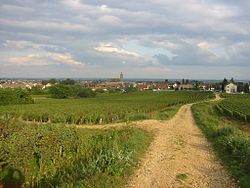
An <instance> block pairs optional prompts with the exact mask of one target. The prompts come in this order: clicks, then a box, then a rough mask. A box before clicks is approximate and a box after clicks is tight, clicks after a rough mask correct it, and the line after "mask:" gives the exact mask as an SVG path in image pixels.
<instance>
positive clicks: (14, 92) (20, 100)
mask: <svg viewBox="0 0 250 188" xmlns="http://www.w3.org/2000/svg"><path fill="white" fill-rule="evenodd" d="M32 103H34V100H33V99H32V98H31V96H30V94H29V93H28V92H27V91H26V90H23V89H21V88H20V89H0V105H8V104H32Z"/></svg>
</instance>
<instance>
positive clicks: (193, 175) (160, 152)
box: [80, 104, 237, 188]
mask: <svg viewBox="0 0 250 188" xmlns="http://www.w3.org/2000/svg"><path fill="white" fill-rule="evenodd" d="M114 126H124V124H113V125H104V126H84V127H88V128H104V129H105V128H110V127H114ZM135 126H136V127H140V128H143V129H146V130H149V131H152V130H153V131H155V133H156V136H155V139H154V141H153V142H152V143H151V145H150V147H149V150H148V152H147V154H146V155H145V156H144V158H143V159H142V166H141V167H140V168H139V169H138V170H137V171H136V172H135V174H134V175H132V177H131V178H130V181H129V183H128V185H126V187H136V188H152V187H167V188H168V187H195V188H196V187H201V188H205V187H211V188H231V187H237V186H236V185H235V183H234V182H233V180H232V179H231V177H230V175H229V174H228V173H227V172H226V171H225V170H224V168H223V167H222V165H221V164H220V163H219V161H218V160H217V158H216V156H215V154H214V152H213V150H212V147H211V145H210V144H209V143H208V141H207V140H206V138H205V137H204V135H203V134H202V133H201V131H200V130H199V129H198V127H197V126H196V124H195V122H194V118H193V115H192V112H191V105H190V104H188V105H184V106H182V107H181V108H180V110H179V111H178V112H177V114H176V115H175V116H174V118H172V119H171V120H169V121H157V120H146V121H140V122H137V123H136V125H135ZM80 127H82V126H80ZM82 128H83V127H82Z"/></svg>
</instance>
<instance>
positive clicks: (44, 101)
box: [0, 92, 214, 124]
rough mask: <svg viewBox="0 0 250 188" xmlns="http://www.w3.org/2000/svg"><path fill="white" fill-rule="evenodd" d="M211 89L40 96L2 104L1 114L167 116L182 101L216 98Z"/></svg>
mask: <svg viewBox="0 0 250 188" xmlns="http://www.w3.org/2000/svg"><path fill="white" fill-rule="evenodd" d="M213 97H214V95H213V94H212V93H210V92H159V93H153V92H143V93H138V92H135V93H125V94H122V93H118V94H99V95H97V96H96V97H94V98H86V99H51V98H44V97H39V98H37V99H35V104H26V105H7V106H0V114H1V117H2V118H7V119H8V118H21V119H22V120H24V121H31V122H44V123H46V122H51V123H64V124H107V123H113V122H121V121H132V120H139V119H148V118H156V119H167V118H169V117H171V116H173V115H174V113H175V112H176V111H177V110H178V107H179V106H180V105H182V104H186V103H192V102H196V101H202V100H206V99H210V98H213Z"/></svg>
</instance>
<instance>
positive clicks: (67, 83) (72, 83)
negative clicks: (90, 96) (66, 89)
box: [60, 78, 75, 85]
mask: <svg viewBox="0 0 250 188" xmlns="http://www.w3.org/2000/svg"><path fill="white" fill-rule="evenodd" d="M60 84H63V85H75V80H72V79H69V78H67V79H66V80H62V81H61V82H60Z"/></svg>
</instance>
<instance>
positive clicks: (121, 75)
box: [120, 72, 123, 82]
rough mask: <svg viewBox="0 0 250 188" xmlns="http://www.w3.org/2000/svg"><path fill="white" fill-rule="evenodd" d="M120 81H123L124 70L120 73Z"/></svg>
mask: <svg viewBox="0 0 250 188" xmlns="http://www.w3.org/2000/svg"><path fill="white" fill-rule="evenodd" d="M120 82H123V74H122V72H121V74H120Z"/></svg>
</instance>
